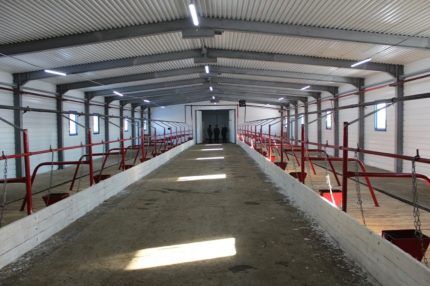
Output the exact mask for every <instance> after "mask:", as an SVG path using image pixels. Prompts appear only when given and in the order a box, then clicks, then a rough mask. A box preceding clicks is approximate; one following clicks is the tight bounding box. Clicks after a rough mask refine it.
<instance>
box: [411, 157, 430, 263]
mask: <svg viewBox="0 0 430 286" xmlns="http://www.w3.org/2000/svg"><path fill="white" fill-rule="evenodd" d="M419 158H420V155H419V151H418V150H417V155H416V156H415V157H414V159H413V160H412V205H413V209H412V214H413V216H414V227H415V235H416V236H417V237H418V238H419V240H420V242H421V251H422V252H423V255H424V258H423V262H424V264H425V265H428V261H427V258H426V257H425V248H424V241H423V233H422V231H421V217H420V215H421V214H420V208H419V207H418V182H417V171H416V161H417V160H418V159H419Z"/></svg>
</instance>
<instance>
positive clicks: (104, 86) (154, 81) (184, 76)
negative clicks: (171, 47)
mask: <svg viewBox="0 0 430 286" xmlns="http://www.w3.org/2000/svg"><path fill="white" fill-rule="evenodd" d="M199 77H200V75H199V74H184V75H178V76H172V77H164V78H155V79H147V80H140V81H133V82H125V83H117V84H109V85H102V86H96V87H90V88H85V89H82V91H96V90H103V89H111V88H112V89H114V88H120V87H125V86H134V85H141V84H151V83H160V82H169V81H176V80H185V79H196V78H199Z"/></svg>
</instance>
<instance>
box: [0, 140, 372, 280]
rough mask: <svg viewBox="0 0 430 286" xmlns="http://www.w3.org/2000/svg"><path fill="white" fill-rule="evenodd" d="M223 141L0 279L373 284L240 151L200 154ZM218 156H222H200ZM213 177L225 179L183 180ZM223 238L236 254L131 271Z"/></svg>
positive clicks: (148, 181)
mask: <svg viewBox="0 0 430 286" xmlns="http://www.w3.org/2000/svg"><path fill="white" fill-rule="evenodd" d="M220 147H221V146H213V145H212V146H205V145H198V146H194V147H192V148H191V149H189V150H188V151H185V152H184V153H182V154H181V155H179V156H178V157H176V158H175V159H173V160H172V161H171V162H170V163H169V164H167V165H165V166H163V167H161V168H160V169H158V170H157V171H155V172H154V173H152V174H150V175H149V176H147V177H146V178H144V179H143V180H141V181H139V182H137V183H136V184H133V185H132V186H130V187H129V188H127V189H126V190H125V191H124V192H122V193H121V194H120V195H119V196H117V197H115V198H112V199H110V200H108V201H106V202H105V203H104V204H102V205H101V206H100V207H98V208H96V209H95V210H94V211H93V212H91V213H90V214H89V215H87V216H85V217H84V218H82V219H80V220H78V221H77V222H75V223H74V224H72V225H71V226H69V227H68V228H66V229H65V230H63V231H62V232H60V233H59V234H58V235H56V236H54V237H53V238H51V239H50V240H48V241H47V242H45V243H43V244H42V245H41V246H40V247H38V248H37V249H35V250H34V251H31V252H30V253H28V254H27V255H25V256H24V257H23V258H22V259H20V260H19V261H17V262H16V263H14V264H12V265H9V266H8V267H6V268H4V269H2V270H1V271H0V285H62V286H66V285H137V284H141V285H331V286H333V285H369V284H370V283H369V282H368V279H367V275H366V274H365V273H363V272H361V270H360V269H358V268H357V267H356V266H355V265H353V264H352V263H351V262H350V261H349V260H348V259H346V258H345V256H344V254H343V253H342V252H341V251H340V250H338V249H336V248H335V247H334V246H333V245H332V244H331V242H330V241H329V240H327V239H326V238H325V236H324V234H323V233H321V231H318V230H317V229H316V228H314V227H313V226H312V225H311V223H310V222H309V221H308V220H307V219H305V218H304V217H303V216H302V215H301V214H300V213H298V212H297V210H296V209H295V208H293V207H292V206H291V205H290V204H289V203H288V201H286V200H285V198H284V197H283V196H282V195H281V194H279V193H278V192H276V187H275V186H274V185H273V184H272V183H271V182H270V181H269V180H268V179H267V178H266V177H265V176H264V175H263V173H262V172H260V170H259V169H258V167H257V166H256V165H254V163H253V161H252V160H251V159H250V158H249V157H247V155H246V154H245V152H244V151H243V150H241V149H240V148H239V147H238V146H236V145H232V144H225V145H222V147H223V150H218V151H204V150H203V149H213V148H220ZM213 156H224V157H225V158H224V159H218V160H196V158H200V157H213ZM214 174H218V175H222V174H225V175H226V178H225V179H222V178H221V179H213V180H196V181H180V182H178V181H177V180H178V178H179V177H183V176H202V175H214ZM182 179H183V180H185V179H187V178H182ZM188 179H189V178H188ZM223 238H234V239H235V248H236V255H233V256H228V257H222V258H216V259H211V260H203V261H197V262H190V263H182V264H174V265H170V266H159V267H153V268H147V269H137V270H127V268H129V267H130V263H131V261H135V260H134V259H135V258H136V257H137V252H138V251H139V250H142V249H147V248H155V247H162V246H171V245H177V244H184V243H190V242H202V241H212V240H216V239H223ZM168 250H169V249H167V251H168ZM205 250H206V249H203V250H200V251H199V252H201V253H203V252H205ZM221 252H222V249H220V250H219V253H221ZM164 253H166V252H164ZM190 253H192V251H190ZM192 254H193V253H192ZM154 255H155V254H154Z"/></svg>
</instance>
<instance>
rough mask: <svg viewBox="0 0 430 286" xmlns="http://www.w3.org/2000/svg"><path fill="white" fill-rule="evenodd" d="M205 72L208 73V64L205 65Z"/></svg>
mask: <svg viewBox="0 0 430 286" xmlns="http://www.w3.org/2000/svg"><path fill="white" fill-rule="evenodd" d="M205 72H206V73H209V66H208V65H205Z"/></svg>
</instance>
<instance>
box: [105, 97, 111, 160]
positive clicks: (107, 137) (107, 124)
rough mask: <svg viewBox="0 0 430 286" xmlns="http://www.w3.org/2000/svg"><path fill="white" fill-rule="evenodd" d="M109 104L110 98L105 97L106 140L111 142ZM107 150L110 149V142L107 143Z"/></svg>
mask: <svg viewBox="0 0 430 286" xmlns="http://www.w3.org/2000/svg"><path fill="white" fill-rule="evenodd" d="M109 104H110V100H109V99H108V98H107V97H105V110H104V122H105V142H109ZM105 149H106V152H107V150H109V143H106V144H105Z"/></svg>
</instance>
